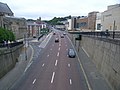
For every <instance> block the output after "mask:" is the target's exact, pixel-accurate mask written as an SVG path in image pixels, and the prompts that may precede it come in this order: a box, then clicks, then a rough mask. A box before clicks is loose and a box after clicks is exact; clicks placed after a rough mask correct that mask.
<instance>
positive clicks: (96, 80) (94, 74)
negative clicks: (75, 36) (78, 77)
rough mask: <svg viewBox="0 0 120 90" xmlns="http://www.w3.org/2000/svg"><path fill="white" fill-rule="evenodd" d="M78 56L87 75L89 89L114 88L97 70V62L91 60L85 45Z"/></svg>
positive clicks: (103, 89)
mask: <svg viewBox="0 0 120 90" xmlns="http://www.w3.org/2000/svg"><path fill="white" fill-rule="evenodd" d="M78 57H79V59H80V60H79V61H80V62H81V64H82V66H83V68H84V71H85V74H86V76H87V80H88V83H89V85H90V87H89V90H112V88H111V87H110V86H109V85H108V83H107V82H106V80H105V79H104V77H103V76H102V75H101V74H100V72H99V71H98V70H97V68H96V66H95V64H94V63H93V62H92V60H90V58H89V56H88V55H87V54H86V52H85V50H84V48H83V47H80V50H79V52H78Z"/></svg>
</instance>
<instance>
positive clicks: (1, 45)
mask: <svg viewBox="0 0 120 90" xmlns="http://www.w3.org/2000/svg"><path fill="white" fill-rule="evenodd" d="M21 44H23V41H20V42H14V43H9V44H4V43H1V44H0V48H5V47H8V48H12V47H15V46H18V45H21Z"/></svg>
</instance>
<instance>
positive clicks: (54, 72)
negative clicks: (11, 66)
mask: <svg viewBox="0 0 120 90" xmlns="http://www.w3.org/2000/svg"><path fill="white" fill-rule="evenodd" d="M55 32H56V35H51V37H50V40H49V41H48V42H47V44H46V45H45V46H44V47H41V46H40V45H38V44H34V45H37V46H36V47H35V46H34V45H33V46H34V47H35V48H36V50H38V51H39V52H38V53H37V55H36V57H34V58H33V59H34V60H33V61H31V63H30V65H29V67H28V68H27V69H26V70H25V72H24V73H23V75H22V77H21V78H20V79H19V80H18V81H17V82H16V84H14V85H13V87H12V88H11V89H10V90H88V88H87V84H86V81H85V79H84V75H83V73H82V70H81V68H80V65H79V62H78V57H77V56H76V57H75V58H69V57H68V55H67V54H68V49H69V48H73V47H72V45H71V42H70V40H69V39H68V37H67V35H64V38H61V37H60V35H61V34H63V32H62V31H55ZM56 37H58V38H59V42H56V43H55V38H56Z"/></svg>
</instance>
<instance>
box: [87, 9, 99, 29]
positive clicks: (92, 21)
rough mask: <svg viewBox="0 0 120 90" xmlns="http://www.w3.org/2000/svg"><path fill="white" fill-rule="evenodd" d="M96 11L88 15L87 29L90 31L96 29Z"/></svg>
mask: <svg viewBox="0 0 120 90" xmlns="http://www.w3.org/2000/svg"><path fill="white" fill-rule="evenodd" d="M97 13H98V12H97V11H94V12H90V13H88V29H89V30H91V31H95V29H96V16H97Z"/></svg>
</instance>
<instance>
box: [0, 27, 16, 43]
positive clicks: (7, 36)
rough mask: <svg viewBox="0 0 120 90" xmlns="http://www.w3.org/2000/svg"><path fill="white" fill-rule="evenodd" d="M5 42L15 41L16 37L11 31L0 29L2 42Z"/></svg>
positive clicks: (0, 40)
mask: <svg viewBox="0 0 120 90" xmlns="http://www.w3.org/2000/svg"><path fill="white" fill-rule="evenodd" d="M3 41H15V35H14V34H13V32H11V31H10V30H6V29H4V28H1V27H0V42H3Z"/></svg>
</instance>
